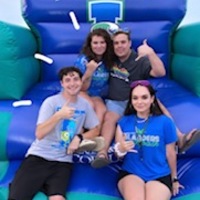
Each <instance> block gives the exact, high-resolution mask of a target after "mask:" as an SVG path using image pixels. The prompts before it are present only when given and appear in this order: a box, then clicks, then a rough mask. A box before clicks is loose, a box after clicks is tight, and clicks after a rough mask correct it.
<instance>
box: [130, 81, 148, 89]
mask: <svg viewBox="0 0 200 200" xmlns="http://www.w3.org/2000/svg"><path fill="white" fill-rule="evenodd" d="M138 85H141V86H149V85H151V84H150V82H149V81H147V80H137V81H133V82H132V83H131V85H130V87H131V88H135V87H136V86H138Z"/></svg>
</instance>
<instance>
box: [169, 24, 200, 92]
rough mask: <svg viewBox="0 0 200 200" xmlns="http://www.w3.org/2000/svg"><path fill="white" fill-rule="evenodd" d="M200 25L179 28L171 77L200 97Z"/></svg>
mask: <svg viewBox="0 0 200 200" xmlns="http://www.w3.org/2000/svg"><path fill="white" fill-rule="evenodd" d="M199 35H200V23H194V24H190V25H186V26H183V27H181V28H179V29H178V30H177V31H176V33H175V35H174V37H173V55H172V64H171V75H172V78H173V79H174V80H176V81H177V82H178V83H180V84H182V85H183V86H184V87H186V88H188V89H189V90H191V91H192V92H193V93H195V94H196V95H197V96H200V37H199Z"/></svg>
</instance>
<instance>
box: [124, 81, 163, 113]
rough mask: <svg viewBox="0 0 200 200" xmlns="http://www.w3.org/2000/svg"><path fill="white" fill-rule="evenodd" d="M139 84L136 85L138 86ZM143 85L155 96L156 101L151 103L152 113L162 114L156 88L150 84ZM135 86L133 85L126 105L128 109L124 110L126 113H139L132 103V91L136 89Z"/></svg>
mask: <svg viewBox="0 0 200 200" xmlns="http://www.w3.org/2000/svg"><path fill="white" fill-rule="evenodd" d="M138 85H142V84H140V83H139V84H138ZM138 85H135V87H136V86H138ZM142 86H143V87H146V88H147V89H148V91H149V93H150V95H151V97H154V102H153V103H152V104H151V107H150V114H152V115H162V114H163V112H162V110H161V108H160V106H159V104H158V101H157V98H156V90H154V88H153V87H152V86H151V85H150V84H149V85H142ZM135 87H132V88H131V90H130V93H129V100H128V103H127V106H126V109H125V111H124V115H131V114H135V115H136V114H137V111H136V110H135V108H134V107H133V105H132V91H133V90H134V89H135Z"/></svg>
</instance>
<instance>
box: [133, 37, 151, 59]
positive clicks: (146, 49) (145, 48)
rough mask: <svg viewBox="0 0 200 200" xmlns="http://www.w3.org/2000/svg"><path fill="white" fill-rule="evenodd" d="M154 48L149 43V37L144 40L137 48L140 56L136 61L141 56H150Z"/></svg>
mask: <svg viewBox="0 0 200 200" xmlns="http://www.w3.org/2000/svg"><path fill="white" fill-rule="evenodd" d="M153 52H154V50H153V49H152V48H151V47H150V46H149V45H148V44H147V39H145V40H143V43H142V45H140V46H139V47H138V48H137V53H138V57H137V58H136V59H135V61H138V60H139V59H140V58H141V57H144V56H149V55H151V54H152V53H153Z"/></svg>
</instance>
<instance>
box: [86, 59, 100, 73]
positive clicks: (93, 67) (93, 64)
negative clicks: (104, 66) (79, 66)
mask: <svg viewBox="0 0 200 200" xmlns="http://www.w3.org/2000/svg"><path fill="white" fill-rule="evenodd" d="M98 66H99V63H97V62H95V61H94V60H91V61H89V62H87V63H86V67H87V70H89V71H90V72H92V73H93V72H94V71H95V70H96V69H97V68H98Z"/></svg>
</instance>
